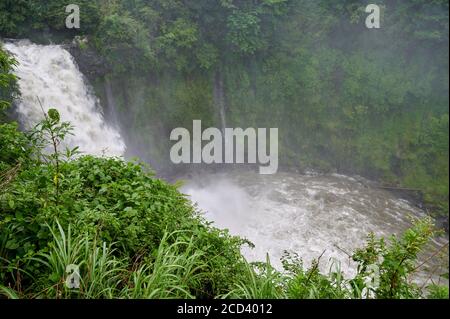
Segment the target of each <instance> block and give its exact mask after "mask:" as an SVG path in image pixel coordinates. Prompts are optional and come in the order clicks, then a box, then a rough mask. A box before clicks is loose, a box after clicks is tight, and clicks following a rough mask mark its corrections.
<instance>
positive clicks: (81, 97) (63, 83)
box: [5, 40, 125, 156]
mask: <svg viewBox="0 0 450 319" xmlns="http://www.w3.org/2000/svg"><path fill="white" fill-rule="evenodd" d="M5 48H6V50H8V51H9V52H11V53H12V54H13V55H14V56H15V58H16V60H17V61H18V62H19V65H18V66H17V68H16V70H15V74H16V75H17V76H18V78H19V81H18V82H19V88H20V92H21V98H20V100H19V101H18V103H17V108H16V110H17V112H18V114H19V120H20V122H21V123H22V124H23V125H24V127H25V128H26V129H31V128H32V127H33V126H34V125H36V124H37V123H38V122H39V121H40V120H41V119H42V118H43V117H44V114H43V112H42V110H41V107H40V105H39V100H40V101H41V103H42V106H43V108H44V110H45V111H47V110H48V109H50V108H55V109H57V110H58V111H59V113H60V114H61V120H62V121H68V122H70V123H71V124H72V125H73V126H74V131H73V134H74V135H73V136H68V137H67V138H66V141H65V142H67V144H69V145H70V146H71V147H75V146H79V147H80V151H81V152H83V153H87V154H91V155H105V156H122V155H123V154H124V151H125V144H124V142H123V140H122V137H121V135H120V133H119V132H118V130H116V129H115V128H114V127H111V126H109V125H108V124H107V123H106V122H105V120H104V118H103V116H102V113H101V109H100V107H99V102H98V99H97V98H96V97H95V95H94V94H92V92H91V90H90V88H89V86H88V85H87V84H86V81H85V79H84V77H83V75H82V73H81V72H80V71H79V69H78V67H77V65H76V63H75V61H74V59H73V57H72V56H71V55H70V53H69V52H68V51H67V50H65V49H64V48H63V47H61V46H59V45H37V44H33V43H31V42H30V41H28V40H21V41H17V42H13V43H12V42H11V43H6V44H5ZM38 98H39V100H38Z"/></svg>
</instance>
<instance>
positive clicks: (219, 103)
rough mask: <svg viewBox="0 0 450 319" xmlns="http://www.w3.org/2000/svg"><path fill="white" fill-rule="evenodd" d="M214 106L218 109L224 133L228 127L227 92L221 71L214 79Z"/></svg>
mask: <svg viewBox="0 0 450 319" xmlns="http://www.w3.org/2000/svg"><path fill="white" fill-rule="evenodd" d="M213 97H214V104H215V106H216V108H217V109H218V113H219V118H220V125H221V126H222V132H225V128H226V127H227V122H226V111H225V107H226V106H225V91H224V86H223V78H222V73H221V71H220V70H219V71H217V72H216V75H215V77H214V92H213Z"/></svg>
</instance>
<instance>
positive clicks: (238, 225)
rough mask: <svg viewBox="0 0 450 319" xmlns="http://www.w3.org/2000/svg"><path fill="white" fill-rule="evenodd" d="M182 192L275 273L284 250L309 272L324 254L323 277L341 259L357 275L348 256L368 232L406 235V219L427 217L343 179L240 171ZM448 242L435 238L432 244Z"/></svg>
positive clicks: (192, 182) (198, 180)
mask: <svg viewBox="0 0 450 319" xmlns="http://www.w3.org/2000/svg"><path fill="white" fill-rule="evenodd" d="M182 190H183V192H185V193H186V194H188V195H190V198H191V200H192V201H193V202H195V203H197V204H198V206H199V208H200V209H201V210H202V211H203V212H204V217H205V218H206V219H207V220H209V221H213V222H214V225H215V226H216V227H218V228H227V229H229V230H230V232H231V233H232V234H233V235H239V236H242V237H245V238H247V239H249V240H250V241H251V242H253V243H254V244H255V248H254V249H250V248H244V249H243V254H244V255H245V257H246V258H247V259H248V260H250V261H265V259H266V254H267V253H268V254H269V256H270V259H271V262H272V264H273V265H275V266H276V267H277V268H282V267H281V262H280V258H281V257H282V255H283V252H284V251H290V252H294V253H297V254H298V255H299V256H300V257H301V258H303V260H304V262H305V266H308V265H310V263H311V261H312V260H313V259H315V258H318V257H319V256H320V255H321V254H322V253H323V256H322V258H321V270H322V271H328V270H329V268H330V267H331V266H332V265H333V262H334V261H339V262H340V266H341V268H342V270H343V271H344V273H346V274H347V275H352V274H354V273H355V271H356V269H355V264H354V263H353V262H351V261H350V258H349V255H350V254H352V253H353V252H354V250H355V249H356V248H360V247H362V246H363V245H364V243H365V240H366V238H367V235H368V234H369V233H370V232H373V233H375V234H376V235H377V236H385V237H387V236H390V235H392V234H401V233H402V232H403V231H405V230H406V229H407V228H409V227H410V226H411V222H410V218H409V216H411V217H424V216H425V212H424V211H422V210H421V209H419V208H417V207H414V206H413V205H412V204H410V203H409V202H407V201H405V200H403V199H399V198H396V197H395V196H393V195H392V194H391V193H389V192H387V191H385V190H381V189H377V188H375V187H374V186H372V185H371V182H370V181H367V180H364V179H362V178H352V177H348V176H342V175H329V176H320V175H316V174H310V175H299V174H295V175H293V174H292V175H291V174H286V173H278V174H275V175H265V176H264V175H259V174H256V173H252V172H242V171H239V172H233V173H231V172H230V173H226V174H225V173H224V174H212V175H204V176H202V175H199V176H194V177H191V178H190V179H189V180H188V181H187V182H186V184H185V186H184V187H183V189H182ZM445 241H446V240H445V239H443V238H442V239H437V240H436V241H435V242H433V243H432V246H434V247H438V245H440V244H442V243H443V242H445ZM433 251H434V250H433ZM336 265H337V264H336V263H335V264H334V266H336ZM429 266H430V267H431V264H430V265H429ZM420 277H424V278H426V274H425V273H422V274H420Z"/></svg>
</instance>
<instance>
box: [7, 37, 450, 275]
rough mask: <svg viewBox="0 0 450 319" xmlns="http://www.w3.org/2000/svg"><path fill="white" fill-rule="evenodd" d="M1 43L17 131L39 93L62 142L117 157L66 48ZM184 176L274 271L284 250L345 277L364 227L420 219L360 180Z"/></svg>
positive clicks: (396, 227) (202, 204)
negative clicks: (62, 126) (13, 83)
mask: <svg viewBox="0 0 450 319" xmlns="http://www.w3.org/2000/svg"><path fill="white" fill-rule="evenodd" d="M5 47H6V49H7V50H8V51H10V52H11V53H13V54H14V55H15V57H16V59H17V60H18V62H19V65H18V67H17V69H16V74H17V76H18V77H19V86H20V91H21V97H20V99H19V101H18V103H16V111H17V113H18V116H19V120H20V121H21V123H22V125H23V126H24V127H25V128H31V127H32V126H33V125H35V124H36V123H37V122H38V121H39V120H40V119H41V118H42V117H43V113H42V110H41V107H40V105H39V102H38V97H39V100H40V101H41V103H42V106H43V108H44V109H45V110H47V109H48V108H50V107H52V108H57V109H58V110H59V111H60V113H61V117H62V119H63V120H64V121H70V122H71V123H72V124H73V125H74V126H75V130H74V136H73V137H71V138H69V144H71V145H73V146H75V145H76V146H79V147H80V149H81V150H82V151H83V152H85V153H87V154H94V155H107V156H121V155H122V154H124V151H125V145H124V142H123V139H122V137H121V134H120V132H119V131H118V130H117V129H115V128H114V127H113V126H111V125H108V123H106V122H105V120H104V118H103V116H102V113H101V107H100V105H99V102H98V100H97V98H96V97H95V95H94V94H93V93H92V91H91V90H90V88H89V85H88V84H87V82H86V80H85V79H84V77H83V75H82V74H81V72H80V71H79V69H78V67H77V65H76V63H75V61H74V59H73V58H72V56H71V55H70V53H69V52H68V51H66V50H65V49H64V48H63V47H61V46H58V45H47V46H43V45H36V44H33V43H31V42H29V41H16V42H10V43H6V45H5ZM185 180H186V183H185V186H184V187H183V188H182V191H183V192H185V193H186V194H188V195H190V196H191V199H192V201H193V202H195V203H198V206H199V208H200V209H201V210H202V211H203V212H204V214H205V218H206V219H208V220H210V221H213V222H214V224H215V226H217V227H220V228H227V229H229V230H230V232H231V233H232V234H235V235H240V236H242V237H245V238H247V239H249V240H250V241H251V242H253V243H254V244H255V248H254V249H249V248H244V249H243V254H244V255H245V256H246V257H247V258H248V259H249V260H251V261H257V260H258V261H264V260H265V259H266V254H269V256H270V259H271V262H272V263H273V264H274V265H275V266H276V267H278V268H280V258H281V257H282V255H283V252H284V251H285V250H287V251H291V252H295V253H297V254H298V255H299V256H300V257H302V258H303V259H304V261H305V264H309V263H310V262H311V260H312V259H314V258H317V257H318V256H320V255H321V254H322V253H323V257H322V259H321V261H322V270H323V271H327V270H328V268H329V267H330V265H332V264H334V265H336V264H337V263H333V261H339V262H340V266H341V268H342V270H343V271H344V272H345V273H346V274H348V275H351V274H352V273H354V271H355V265H354V264H353V263H352V262H351V260H350V258H349V254H351V253H352V252H353V251H354V249H355V248H357V247H361V246H362V245H364V242H365V239H366V236H367V234H368V233H369V232H374V233H375V234H376V235H379V236H388V235H391V234H399V233H401V232H402V231H404V230H405V229H407V228H408V227H409V226H410V225H411V223H410V220H409V219H408V216H412V217H423V216H425V213H424V212H423V211H422V210H421V209H419V208H416V207H414V206H413V205H412V204H410V203H408V202H407V201H405V200H402V199H400V198H398V197H395V196H393V195H392V194H391V193H389V192H387V191H384V190H380V189H377V188H376V187H374V186H373V185H372V184H371V183H370V182H369V181H366V180H363V179H361V178H353V177H347V176H341V175H330V176H320V175H315V174H310V175H299V174H295V175H289V174H285V173H278V174H275V175H264V176H263V175H258V174H256V173H251V172H242V171H239V172H229V173H227V174H206V175H196V176H194V175H192V176H189V177H188V178H185ZM445 242H447V239H445V238H441V239H436V240H435V241H434V242H433V243H432V244H431V245H430V248H429V249H428V252H429V253H432V252H433V251H434V250H435V249H436V248H438V247H439V246H441V245H443V244H444V243H445ZM435 262H436V261H435V259H433V261H427V262H426V263H425V267H423V268H424V271H422V272H421V273H420V276H419V277H421V278H422V279H426V278H427V277H428V276H429V273H437V270H436V267H437V264H435ZM425 269H426V271H425Z"/></svg>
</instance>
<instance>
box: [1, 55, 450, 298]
mask: <svg viewBox="0 0 450 319" xmlns="http://www.w3.org/2000/svg"><path fill="white" fill-rule="evenodd" d="M1 57H2V64H3V66H5V69H4V70H6V72H5V73H4V74H3V75H6V74H8V72H9V71H10V69H9V66H10V65H11V63H12V61H11V60H8V58H7V57H6V56H5V55H4V54H3V53H2V55H1ZM11 85H13V82H3V83H2V86H3V87H4V88H5V87H6V86H11ZM5 105H6V104H5ZM0 130H1V132H2V135H1V138H2V144H1V145H2V147H1V148H0V165H1V166H0V167H1V168H2V170H1V175H0V185H1V189H2V192H1V193H0V209H1V219H0V270H1V271H0V294H1V295H2V296H3V297H6V298H232V297H233V298H420V297H425V296H426V295H427V294H429V295H430V296H431V297H433V298H448V288H446V287H441V286H436V285H431V286H430V287H429V289H420V288H419V287H418V286H417V285H415V284H414V283H412V282H411V281H410V279H411V275H412V274H414V272H415V271H417V269H418V267H420V265H418V263H417V255H418V253H419V252H420V251H422V250H423V249H424V247H425V245H426V243H427V242H428V241H429V240H430V238H431V237H432V236H434V230H433V226H432V221H431V220H430V219H424V220H421V221H420V220H419V221H416V222H415V225H414V227H413V228H412V229H410V230H408V231H407V232H406V233H405V234H404V235H403V236H402V237H401V238H398V239H397V238H395V237H393V238H392V239H391V240H390V243H389V244H385V241H384V239H380V240H378V239H375V238H374V236H373V235H371V236H369V240H368V243H367V246H366V247H364V248H362V249H360V250H358V251H357V252H356V253H355V254H354V256H353V259H354V261H355V262H356V263H357V264H358V265H359V267H358V274H357V275H356V276H355V277H354V278H351V279H345V278H344V276H343V274H342V272H341V271H340V269H339V267H333V268H332V269H331V270H330V273H329V274H327V275H324V274H321V273H320V272H319V262H320V258H319V259H318V260H317V261H315V262H313V264H312V265H311V267H310V268H304V266H303V262H302V261H301V259H299V258H298V257H297V256H292V255H286V256H285V258H284V259H283V266H284V268H285V270H284V271H283V272H280V271H277V270H275V269H274V268H273V267H272V266H271V264H270V261H269V259H267V261H266V262H265V263H255V264H249V263H247V262H246V261H245V259H244V258H243V257H242V255H241V253H240V247H241V246H242V245H244V244H249V245H251V243H248V242H246V241H245V240H242V239H240V238H237V237H233V236H230V235H229V234H228V233H227V232H226V231H222V230H218V229H216V228H213V227H212V226H211V225H209V224H208V223H207V222H206V221H204V220H203V219H202V218H201V217H200V215H199V213H198V212H197V210H196V208H195V207H193V206H192V204H191V203H190V202H189V201H188V200H187V199H186V198H185V196H184V195H182V194H181V193H179V192H178V191H177V189H176V187H175V186H171V185H168V184H167V183H165V182H163V181H161V180H159V179H156V178H155V177H154V176H153V174H152V172H151V171H149V169H148V168H146V167H145V166H144V165H142V164H138V163H132V162H125V161H123V160H121V159H114V158H94V157H91V156H83V157H78V158H74V157H73V155H74V154H76V153H77V150H76V149H73V150H70V149H66V150H62V149H61V144H60V143H59V142H60V141H62V140H63V139H64V138H65V136H67V134H71V126H70V124H69V123H64V122H61V121H60V117H59V113H58V111H57V110H55V109H50V110H49V111H48V114H46V116H45V118H44V120H43V121H42V122H41V123H39V124H38V125H37V126H36V127H35V128H34V130H33V131H32V132H31V133H30V134H25V133H21V132H20V131H18V130H17V128H16V126H15V124H10V123H3V124H1V126H0ZM4 141H7V142H8V143H7V145H6V143H3V142H4ZM5 146H7V147H5ZM48 147H50V149H51V150H52V151H51V152H48V151H46V152H44V149H49V148H48ZM69 265H77V266H78V267H79V269H78V272H77V273H78V274H79V276H80V278H79V283H80V285H79V288H78V289H73V288H69V287H68V286H67V281H68V280H70V274H69V273H68V272H67V271H68V268H67V267H68V266H69ZM374 265H375V266H376V267H378V269H379V276H378V277H377V278H378V279H376V280H377V281H379V283H378V284H377V285H376V286H375V285H371V284H370V282H371V281H370V280H369V281H368V280H367V278H369V279H370V278H372V277H371V274H370V272H369V271H368V269H369V268H370V267H372V266H374ZM369 266H370V267H369Z"/></svg>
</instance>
